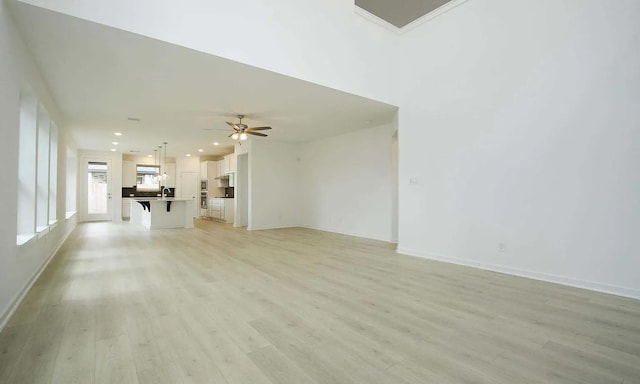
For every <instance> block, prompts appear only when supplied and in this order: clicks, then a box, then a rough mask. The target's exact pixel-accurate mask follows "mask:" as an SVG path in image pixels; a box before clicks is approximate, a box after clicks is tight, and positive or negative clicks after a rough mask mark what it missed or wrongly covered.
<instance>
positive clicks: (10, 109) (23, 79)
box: [0, 1, 76, 328]
mask: <svg viewBox="0 0 640 384" xmlns="http://www.w3.org/2000/svg"><path fill="white" fill-rule="evenodd" d="M0 57H2V60H0V132H2V140H0V167H1V169H2V178H3V182H2V194H3V201H4V203H3V204H0V328H1V327H2V326H3V325H4V323H5V321H6V320H7V318H8V316H9V314H10V313H11V311H12V310H13V309H14V308H15V304H16V303H17V302H18V301H19V299H20V297H21V296H22V295H23V294H24V293H25V292H26V289H27V288H28V286H29V284H30V283H31V282H32V281H33V279H34V278H35V276H36V275H37V274H38V272H39V271H40V270H41V268H42V267H44V265H45V264H46V263H47V262H48V261H49V259H50V256H52V254H53V252H54V251H55V249H56V248H57V247H58V245H59V244H60V243H61V242H62V241H63V239H64V238H65V237H66V235H68V234H69V233H70V232H71V230H72V229H73V228H74V227H75V222H76V218H75V216H73V217H71V218H69V219H66V218H65V206H66V185H65V180H66V178H65V174H66V146H67V145H70V146H71V147H72V148H74V147H75V145H74V144H73V143H72V142H69V139H68V138H67V135H66V133H65V129H64V121H63V120H62V118H61V116H60V113H59V112H58V108H57V107H56V105H55V103H54V102H53V100H52V99H51V97H50V96H49V92H48V90H47V87H46V84H45V83H44V82H43V81H42V79H41V77H40V74H39V72H38V70H37V68H36V66H35V64H34V62H33V60H32V58H31V55H30V54H29V52H28V50H27V49H26V47H25V46H24V44H23V42H22V41H21V39H20V37H19V35H18V32H17V30H16V28H15V26H14V24H13V21H12V20H11V18H10V17H9V15H8V14H7V10H6V8H5V4H4V2H1V1H0ZM21 90H24V91H27V90H28V91H30V92H31V93H32V94H34V95H35V96H37V97H38V99H39V101H40V102H41V103H42V104H43V105H44V107H45V108H46V109H47V111H48V112H49V114H50V116H51V118H52V120H53V121H55V122H56V124H57V126H58V129H59V143H58V145H59V147H58V159H59V163H58V190H57V216H56V218H57V220H58V222H57V223H56V224H55V225H54V226H53V227H52V228H51V229H50V230H49V231H45V232H42V233H41V234H40V235H38V236H37V237H36V238H34V239H32V240H31V241H29V242H28V243H27V244H24V245H22V246H20V247H18V246H16V232H17V224H16V222H17V221H16V218H17V208H16V204H15V202H16V201H17V191H18V134H19V114H20V105H19V98H20V91H21Z"/></svg>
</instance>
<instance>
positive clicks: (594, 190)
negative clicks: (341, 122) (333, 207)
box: [3, 0, 640, 297]
mask: <svg viewBox="0 0 640 384" xmlns="http://www.w3.org/2000/svg"><path fill="white" fill-rule="evenodd" d="M30 2H31V3H35V4H40V5H44V6H45V7H46V6H49V7H54V9H55V10H59V11H62V12H65V13H69V14H72V15H74V16H78V17H82V18H86V19H88V20H93V21H96V22H100V23H104V24H106V25H110V26H114V27H117V28H122V29H125V30H129V31H132V32H136V33H140V34H143V35H147V36H151V37H155V38H158V39H161V40H165V41H169V42H172V43H175V44H179V45H183V46H186V47H191V48H194V49H197V50H200V51H203V52H209V53H212V54H216V55H219V56H222V57H226V58H230V59H234V60H238V61H241V62H244V63H248V64H251V65H255V66H259V67H261V68H266V69H270V70H274V71H276V72H279V73H283V74H286V75H290V76H294V77H297V78H302V79H305V80H309V81H312V82H315V83H318V84H322V85H326V86H332V87H334V88H337V89H340V90H343V91H347V92H352V93H355V94H359V95H363V96H366V97H370V98H374V99H377V100H381V101H385V102H388V103H391V104H394V105H398V106H400V115H399V133H400V143H399V152H400V195H399V198H400V207H399V211H400V219H399V246H400V249H401V250H402V251H403V252H407V253H412V254H416V255H422V256H427V257H434V258H442V259H446V260H453V261H457V262H461V263H465V264H471V265H477V266H481V267H484V268H493V269H497V270H502V271H509V272H511V273H518V274H524V275H527V276H535V277H539V278H544V279H550V280H556V281H560V282H563V283H568V284H574V285H580V286H585V287H589V288H594V289H600V290H605V291H610V292H615V293H618V294H625V295H630V296H636V297H640V280H639V279H637V277H636V273H635V271H637V270H639V269H640V268H639V267H640V264H639V263H640V261H638V260H640V259H639V258H638V257H637V256H636V255H637V253H638V245H637V242H636V241H635V237H636V235H637V233H638V229H639V222H638V221H639V220H640V219H639V218H640V205H639V204H638V202H637V201H638V199H637V196H638V195H639V193H638V192H640V191H639V189H640V180H639V177H640V172H638V171H637V169H635V165H636V164H638V160H639V159H638V154H639V153H640V151H639V150H638V147H637V145H638V144H637V143H638V142H639V140H638V139H639V138H638V134H639V133H638V132H639V130H638V129H637V127H638V123H639V121H640V116H639V113H640V112H638V111H640V109H638V108H637V105H638V101H639V98H640V95H639V94H638V92H640V86H639V84H638V82H639V78H640V76H639V75H638V68H640V62H639V60H640V53H639V51H638V49H637V43H638V42H637V36H638V33H639V28H640V23H638V22H637V15H638V14H639V13H640V9H639V8H640V2H638V1H637V0H617V1H602V0H542V1H526V2H522V1H518V2H514V1H509V0H470V1H467V2H465V3H463V4H462V5H460V6H458V7H456V8H454V9H453V10H451V11H449V12H448V13H446V14H444V15H441V16H439V17H436V18H434V19H432V20H430V21H429V22H427V23H424V24H422V25H420V26H418V27H416V28H414V29H413V30H411V31H409V32H407V33H405V34H403V35H400V36H397V35H394V34H392V33H388V32H387V31H386V30H384V29H383V28H380V27H378V26H377V25H373V24H369V23H368V22H367V21H365V20H364V19H362V18H360V17H358V16H356V15H354V13H353V12H352V7H353V2H352V0H333V1H327V2H313V3H310V2H308V1H297V0H280V1H276V2H264V1H258V0H240V1H234V2H226V3H224V4H222V3H220V2H212V3H210V4H204V3H203V2H199V1H197V0H188V1H185V2H174V3H163V4H157V2H154V1H152V0H143V1H136V2H133V3H132V2H130V1H126V0H117V1H112V0H102V1H96V2H77V1H74V0H61V1H58V2H55V4H52V3H51V2H48V1H45V0H31V1H30ZM310 12H313V14H314V17H313V18H310V17H309V14H310ZM149 14H153V17H148V15H149ZM231 15H241V22H242V25H243V28H241V29H238V28H235V23H237V20H238V19H237V18H236V17H230V16H231ZM229 30H233V31H234V33H233V34H229V33H228V31H229ZM212 36H213V37H214V38H212ZM215 36H222V37H223V38H220V39H216V38H215ZM3 65H5V64H3ZM3 116H4V114H3ZM250 162H252V160H250ZM258 177H261V176H258ZM410 178H412V179H414V181H415V183H414V184H413V185H409V183H408V182H409V179H410ZM498 243H504V244H505V245H506V248H505V250H506V251H505V252H498V251H497V244H498Z"/></svg>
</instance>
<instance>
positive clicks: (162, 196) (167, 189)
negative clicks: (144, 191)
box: [160, 187, 171, 200]
mask: <svg viewBox="0 0 640 384" xmlns="http://www.w3.org/2000/svg"><path fill="white" fill-rule="evenodd" d="M165 191H167V195H168V194H169V193H171V188H169V187H164V188H162V193H161V194H160V200H164V197H165V196H164V192H165ZM167 197H169V196H167Z"/></svg>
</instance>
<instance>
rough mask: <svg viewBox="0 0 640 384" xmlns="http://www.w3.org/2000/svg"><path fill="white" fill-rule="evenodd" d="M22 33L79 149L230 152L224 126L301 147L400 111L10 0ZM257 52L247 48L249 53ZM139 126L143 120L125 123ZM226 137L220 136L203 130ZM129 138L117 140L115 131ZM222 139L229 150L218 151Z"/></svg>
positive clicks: (177, 153) (381, 120)
mask: <svg viewBox="0 0 640 384" xmlns="http://www.w3.org/2000/svg"><path fill="white" fill-rule="evenodd" d="M10 5H11V11H12V15H13V17H14V19H15V22H16V24H17V25H18V28H19V29H20V31H21V33H22V34H23V37H24V39H25V41H26V43H27V45H28V46H29V47H30V49H31V50H32V54H33V56H34V58H35V60H36V62H37V63H38V65H39V67H40V70H41V72H42V74H43V76H44V78H45V81H46V82H47V84H48V86H49V88H50V90H51V93H52V94H53V97H54V98H55V100H56V101H57V103H58V106H59V107H60V110H61V112H62V113H63V115H64V118H65V120H66V124H67V128H69V129H70V131H71V133H72V135H73V137H74V139H75V140H76V142H77V144H78V147H79V148H82V149H93V150H109V149H110V148H113V147H114V146H113V145H112V144H111V142H112V141H114V140H115V141H118V142H119V145H118V146H117V148H118V150H119V151H122V152H124V153H127V152H129V151H130V150H136V151H140V154H142V155H144V154H150V153H153V149H154V148H156V147H157V145H158V144H160V143H161V142H163V141H167V142H168V143H169V144H168V155H169V156H180V155H184V154H187V153H191V154H194V155H198V154H199V153H198V152H197V150H198V149H204V152H203V153H201V154H200V155H216V154H221V153H228V152H231V146H232V145H233V143H234V142H233V141H232V140H231V139H229V138H228V137H227V136H228V134H229V133H230V131H229V127H228V126H227V125H226V124H225V121H237V119H236V118H235V117H234V116H235V115H236V114H238V113H242V114H245V115H246V119H245V120H243V122H244V123H246V124H248V125H249V126H263V125H269V126H271V127H273V129H272V130H271V131H268V132H266V133H268V134H269V138H257V139H256V140H282V141H290V142H301V141H308V140H314V139H319V138H322V137H329V136H333V135H336V134H340V133H343V132H347V131H355V130H358V129H363V128H367V127H371V126H375V125H379V124H383V123H387V122H389V121H390V120H391V119H392V117H393V115H394V113H395V111H396V107H394V106H391V105H388V104H384V103H381V102H377V101H373V100H370V99H366V98H362V97H359V96H355V95H352V94H347V93H344V92H340V91H336V90H334V89H330V88H326V87H322V86H319V85H316V84H312V83H308V82H305V81H301V80H297V79H293V78H290V77H286V76H282V75H279V74H276V73H273V72H269V71H265V70H262V69H258V68H254V67H251V66H248V65H244V64H240V63H237V62H234V61H230V60H226V59H223V58H220V57H216V56H212V55H208V54H204V53H201V52H197V51H193V50H190V49H186V48H183V47H179V46H175V45H171V44H168V43H164V42H161V41H157V40H154V39H150V38H147V37H143V36H140V35H136V34H132V33H129V32H125V31H121V30H117V29H113V28H110V27H106V26H103V25H99V24H96V23H92V22H88V21H85V20H81V19H77V18H73V17H70V16H67V15H63V14H58V13H54V12H51V11H48V10H44V9H41V8H38V7H34V6H31V5H26V4H24V3H21V2H15V1H11V2H10ZM248 49H249V48H248ZM128 117H136V118H140V119H141V121H140V122H133V121H129V120H127V118H128ZM205 129H219V130H214V131H212V130H205ZM117 131H119V132H122V133H123V136H121V137H119V138H116V137H115V136H114V135H113V133H114V132H117ZM214 141H217V142H219V143H220V144H221V145H220V146H218V147H214V146H213V144H212V143H213V142H214Z"/></svg>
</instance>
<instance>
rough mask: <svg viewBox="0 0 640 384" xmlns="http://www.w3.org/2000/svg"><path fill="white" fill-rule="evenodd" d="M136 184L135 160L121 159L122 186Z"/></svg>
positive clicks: (129, 186)
mask: <svg viewBox="0 0 640 384" xmlns="http://www.w3.org/2000/svg"><path fill="white" fill-rule="evenodd" d="M135 185H136V162H135V161H131V160H123V161H122V186H123V187H128V188H131V187H134V186H135Z"/></svg>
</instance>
